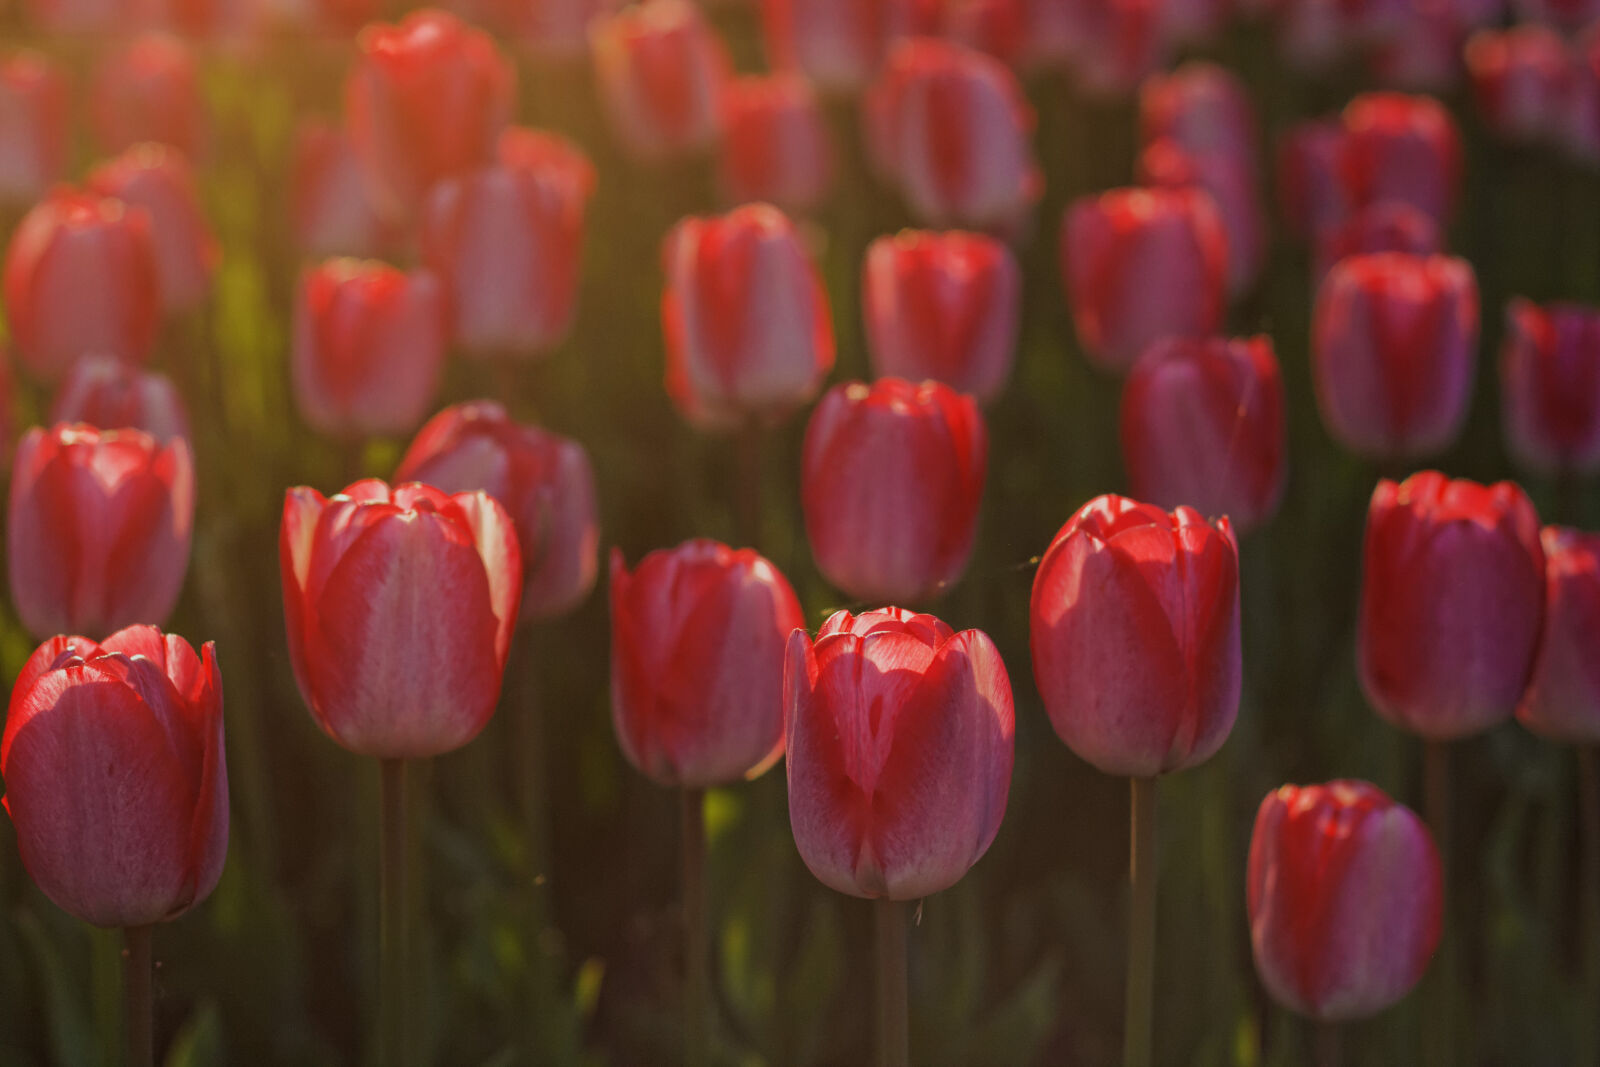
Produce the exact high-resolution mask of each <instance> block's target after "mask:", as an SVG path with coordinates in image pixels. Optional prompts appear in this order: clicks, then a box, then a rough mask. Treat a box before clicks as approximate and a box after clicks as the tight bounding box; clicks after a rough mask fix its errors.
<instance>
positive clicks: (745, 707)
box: [611, 540, 805, 789]
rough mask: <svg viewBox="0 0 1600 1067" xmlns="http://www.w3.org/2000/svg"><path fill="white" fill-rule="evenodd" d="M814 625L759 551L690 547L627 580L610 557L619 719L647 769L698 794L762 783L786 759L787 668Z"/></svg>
mask: <svg viewBox="0 0 1600 1067" xmlns="http://www.w3.org/2000/svg"><path fill="white" fill-rule="evenodd" d="M803 626H805V616H804V615H803V614H802V613H801V611H800V602H799V601H798V600H796V599H795V595H794V590H793V589H791V588H790V587H789V583H788V581H786V580H785V579H784V577H783V575H782V574H780V573H778V569H777V568H776V567H774V566H773V565H772V564H771V563H769V562H767V561H766V560H765V559H763V558H762V557H761V556H759V555H757V554H756V553H755V552H753V551H751V550H750V549H748V548H746V549H741V550H739V551H737V552H736V551H734V550H733V549H731V548H729V547H728V546H727V545H723V544H718V543H717V542H715V541H707V540H696V541H686V542H685V543H683V544H682V545H679V546H678V547H677V548H673V549H662V550H660V551H656V552H652V553H650V554H649V555H648V556H646V557H645V558H644V559H642V560H640V561H639V566H638V568H637V569H636V570H635V571H634V572H633V573H632V574H630V573H628V568H627V566H626V564H625V563H624V562H623V558H622V552H621V550H620V549H612V550H611V722H612V725H613V726H615V727H616V731H617V743H618V744H619V745H620V746H621V747H622V754H623V755H625V756H627V757H628V762H629V763H631V764H633V765H634V766H635V767H637V768H638V769H639V771H640V772H642V773H643V774H646V775H648V776H649V777H650V778H651V779H652V780H654V781H656V782H658V783H660V784H661V785H681V786H687V787H689V788H691V789H699V788H705V787H707V786H714V785H726V784H727V783H729V782H737V781H739V780H740V779H744V778H754V777H756V776H757V775H759V774H761V773H763V772H764V771H766V770H767V768H769V767H771V766H772V764H773V763H774V762H776V761H777V759H778V757H779V756H780V755H782V754H783V664H784V646H785V643H786V642H787V641H788V639H789V635H790V634H791V633H793V632H794V631H795V630H798V629H800V628H802V627H803Z"/></svg>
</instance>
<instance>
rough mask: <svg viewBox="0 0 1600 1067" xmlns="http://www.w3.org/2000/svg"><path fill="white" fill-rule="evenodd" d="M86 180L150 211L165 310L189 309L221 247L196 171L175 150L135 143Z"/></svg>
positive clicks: (205, 288)
mask: <svg viewBox="0 0 1600 1067" xmlns="http://www.w3.org/2000/svg"><path fill="white" fill-rule="evenodd" d="M85 185H86V186H87V188H88V189H89V190H90V191H92V192H96V193H99V194H100V195H101V196H108V197H116V198H117V199H119V200H121V201H123V202H124V203H126V204H128V205H130V206H132V207H136V208H143V209H144V210H145V211H146V212H148V213H149V215H150V233H151V236H152V238H153V239H154V241H155V251H156V276H157V278H158V279H159V283H160V290H161V302H162V305H163V306H164V307H165V308H166V310H167V311H169V312H182V311H190V310H192V309H194V308H195V307H197V306H198V305H199V304H201V303H202V302H203V301H204V300H205V298H206V295H207V294H208V293H209V292H210V290H211V276H212V274H213V273H215V271H216V269H217V264H218V262H219V261H220V260H221V258H222V249H221V246H220V245H218V243H217V239H216V237H215V236H214V235H213V234H212V232H211V226H210V224H209V223H207V222H206V216H205V209H204V208H203V207H201V205H200V190H199V188H198V187H197V185H196V183H195V177H194V171H193V170H192V169H191V168H190V166H189V163H188V161H187V160H185V159H184V158H183V155H182V154H181V153H180V152H179V151H178V150H177V149H175V148H171V147H168V146H167V145H163V144H155V143H146V144H140V145H135V146H134V147H132V148H130V149H128V150H127V151H126V152H124V153H123V154H122V155H120V156H118V157H117V158H116V159H113V160H110V161H109V162H106V163H102V164H101V165H100V166H98V167H96V168H95V169H94V170H93V171H91V172H90V173H89V178H88V180H87V182H85Z"/></svg>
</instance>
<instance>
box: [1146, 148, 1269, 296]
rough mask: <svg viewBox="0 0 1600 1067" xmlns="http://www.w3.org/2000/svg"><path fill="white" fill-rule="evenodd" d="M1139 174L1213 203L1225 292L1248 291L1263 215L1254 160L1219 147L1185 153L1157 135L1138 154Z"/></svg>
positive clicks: (1262, 251)
mask: <svg viewBox="0 0 1600 1067" xmlns="http://www.w3.org/2000/svg"><path fill="white" fill-rule="evenodd" d="M1139 173H1140V177H1141V179H1142V180H1143V181H1144V182H1145V183H1146V184H1148V185H1150V186H1153V187H1156V188H1163V189H1186V188H1193V189H1198V190H1200V191H1201V192H1204V193H1206V194H1208V195H1209V196H1210V197H1211V201H1212V203H1213V204H1214V205H1216V208H1217V219H1218V221H1220V222H1221V223H1222V229H1223V234H1224V236H1225V238H1226V244H1227V248H1228V292H1229V293H1230V294H1233V295H1238V294H1240V293H1244V292H1246V291H1248V290H1249V288H1250V287H1251V286H1252V285H1254V284H1255V280H1256V278H1257V276H1259V275H1260V273H1261V264H1262V262H1263V260H1264V259H1265V258H1266V253H1267V242H1266V219H1265V218H1264V217H1263V213H1262V210H1261V190H1260V189H1259V188H1258V187H1257V184H1256V172H1255V165H1254V163H1249V164H1248V165H1246V163H1245V162H1242V161H1239V160H1236V159H1234V158H1233V157H1232V156H1228V155H1225V154H1223V153H1220V152H1210V153H1207V152H1191V151H1189V150H1188V149H1186V148H1184V147H1182V146H1181V145H1180V144H1179V143H1178V142H1177V141H1176V140H1174V139H1173V138H1170V137H1163V138H1160V139H1159V140H1155V141H1152V142H1150V144H1148V145H1146V146H1145V149H1144V151H1143V152H1141V153H1140V154H1139Z"/></svg>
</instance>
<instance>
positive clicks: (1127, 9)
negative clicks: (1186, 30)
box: [1069, 0, 1177, 96]
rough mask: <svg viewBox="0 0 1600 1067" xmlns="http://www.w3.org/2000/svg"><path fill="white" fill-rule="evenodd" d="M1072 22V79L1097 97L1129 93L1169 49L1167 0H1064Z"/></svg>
mask: <svg viewBox="0 0 1600 1067" xmlns="http://www.w3.org/2000/svg"><path fill="white" fill-rule="evenodd" d="M1069 4H1070V6H1072V7H1073V9H1074V17H1075V19H1076V21H1077V24H1078V29H1077V34H1078V39H1079V42H1080V44H1079V48H1078V55H1077V75H1078V80H1079V81H1080V82H1081V83H1082V84H1083V86H1084V88H1085V89H1086V90H1087V91H1088V92H1090V93H1092V94H1094V95H1099V96H1111V95H1118V96H1120V95H1122V94H1125V93H1131V92H1133V91H1134V90H1135V89H1137V88H1138V87H1139V83H1140V82H1142V81H1144V79H1145V77H1146V76H1148V75H1150V74H1153V73H1155V72H1156V71H1157V70H1159V69H1160V68H1161V66H1162V65H1163V64H1164V63H1165V62H1166V59H1167V56H1168V54H1169V53H1170V52H1171V50H1172V43H1173V36H1174V33H1173V30H1174V26H1173V24H1172V13H1173V11H1175V10H1176V6H1177V5H1176V4H1173V3H1169V2H1168V0H1069Z"/></svg>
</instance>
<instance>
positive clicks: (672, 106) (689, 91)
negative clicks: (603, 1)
mask: <svg viewBox="0 0 1600 1067" xmlns="http://www.w3.org/2000/svg"><path fill="white" fill-rule="evenodd" d="M589 39H590V47H591V49H592V51H593V53H594V63H595V77H596V78H597V79H598V80H599V83H600V94H601V99H602V100H603V101H604V103H605V105H606V112H607V116H608V117H609V118H610V120H611V129H612V132H613V133H614V134H615V135H616V137H617V140H618V141H620V142H621V144H622V147H623V148H624V149H625V150H626V151H627V152H629V153H630V154H631V155H633V156H634V157H635V158H636V159H639V160H642V161H646V162H656V161H660V160H665V159H670V158H673V157H677V156H685V155H690V154H693V153H695V152H699V151H703V150H705V149H708V148H710V147H711V145H712V144H713V142H715V141H716V140H717V138H718V137H719V136H720V135H721V133H722V117H721V113H720V110H719V108H720V106H721V100H722V91H723V85H724V83H725V82H726V81H727V80H728V78H729V76H730V73H731V68H732V64H731V63H730V61H729V59H728V54H727V50H726V48H724V47H723V44H722V40H721V38H719V37H718V36H717V35H716V32H715V31H714V30H712V28H711V27H710V26H709V25H708V24H707V23H706V21H705V17H704V16H703V15H701V14H700V9H699V8H698V7H696V6H695V5H694V4H692V3H690V2H689V0H653V2H651V3H648V4H644V5H641V6H638V7H631V8H627V9H626V10H624V11H621V12H619V13H618V14H615V15H612V16H610V17H609V18H603V19H598V20H596V21H595V22H594V23H593V24H592V25H591V26H590V29H589Z"/></svg>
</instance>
